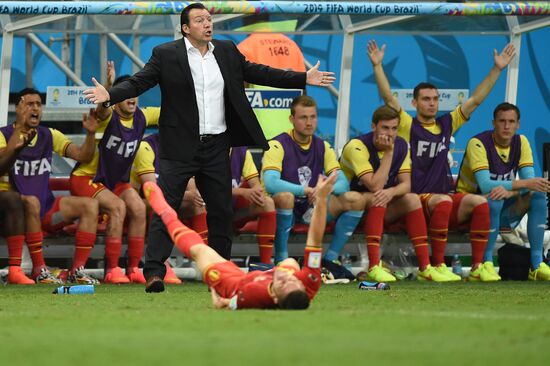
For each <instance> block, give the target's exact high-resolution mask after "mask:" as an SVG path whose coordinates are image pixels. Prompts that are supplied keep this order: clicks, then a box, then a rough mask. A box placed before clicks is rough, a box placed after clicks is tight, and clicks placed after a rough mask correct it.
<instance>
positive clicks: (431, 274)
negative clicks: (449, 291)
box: [418, 264, 452, 282]
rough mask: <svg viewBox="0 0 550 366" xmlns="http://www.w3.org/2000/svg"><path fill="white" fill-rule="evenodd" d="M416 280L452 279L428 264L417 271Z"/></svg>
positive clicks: (440, 280)
mask: <svg viewBox="0 0 550 366" xmlns="http://www.w3.org/2000/svg"><path fill="white" fill-rule="evenodd" d="M418 280H419V281H434V282H452V280H451V279H450V278H449V277H447V276H446V275H443V274H441V273H439V272H438V271H437V270H436V269H435V268H434V267H432V266H431V265H429V264H428V266H427V267H426V268H425V269H424V270H423V271H420V270H419V271H418Z"/></svg>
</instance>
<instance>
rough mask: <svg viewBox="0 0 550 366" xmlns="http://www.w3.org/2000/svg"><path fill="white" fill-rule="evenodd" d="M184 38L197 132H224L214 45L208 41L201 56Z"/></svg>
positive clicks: (222, 103) (223, 117) (223, 113)
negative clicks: (197, 120)
mask: <svg viewBox="0 0 550 366" xmlns="http://www.w3.org/2000/svg"><path fill="white" fill-rule="evenodd" d="M184 40H185V48H186V49H187V58H188V60H189V67H190V68H191V76H192V77H193V84H194V85H195V96H196V98H197V107H198V108H199V134H201V135H203V134H213V135H217V134H219V133H222V132H225V130H226V129H227V125H226V123H225V104H224V94H223V93H224V81H223V76H222V73H221V72H220V67H219V66H218V62H217V61H216V57H215V56H214V53H213V52H214V45H213V44H212V42H208V51H207V52H206V54H205V55H204V56H203V55H201V53H200V51H199V50H198V49H197V48H195V47H194V46H193V45H192V44H191V42H189V40H188V39H187V38H186V37H184Z"/></svg>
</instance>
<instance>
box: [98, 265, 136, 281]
mask: <svg viewBox="0 0 550 366" xmlns="http://www.w3.org/2000/svg"><path fill="white" fill-rule="evenodd" d="M103 282H105V283H114V284H119V283H130V280H129V279H128V277H126V276H125V275H124V273H123V272H122V268H120V267H114V268H108V269H107V271H106V272H105V277H104V278H103Z"/></svg>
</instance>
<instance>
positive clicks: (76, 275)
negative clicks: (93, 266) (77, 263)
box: [67, 267, 99, 285]
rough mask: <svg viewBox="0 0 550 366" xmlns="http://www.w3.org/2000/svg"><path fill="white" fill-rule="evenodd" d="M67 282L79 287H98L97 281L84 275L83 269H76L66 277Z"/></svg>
mask: <svg viewBox="0 0 550 366" xmlns="http://www.w3.org/2000/svg"><path fill="white" fill-rule="evenodd" d="M67 282H69V283H78V284H81V285H99V281H98V280H96V279H95V278H93V277H90V276H88V275H87V274H86V273H84V267H78V268H77V269H75V270H74V272H73V273H69V275H68V276H67Z"/></svg>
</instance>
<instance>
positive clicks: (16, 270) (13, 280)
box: [8, 266, 34, 285]
mask: <svg viewBox="0 0 550 366" xmlns="http://www.w3.org/2000/svg"><path fill="white" fill-rule="evenodd" d="M8 283H10V284H12V285H34V281H33V280H31V279H30V278H28V277H27V276H25V272H23V269H22V268H21V267H19V266H9V269H8Z"/></svg>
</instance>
